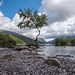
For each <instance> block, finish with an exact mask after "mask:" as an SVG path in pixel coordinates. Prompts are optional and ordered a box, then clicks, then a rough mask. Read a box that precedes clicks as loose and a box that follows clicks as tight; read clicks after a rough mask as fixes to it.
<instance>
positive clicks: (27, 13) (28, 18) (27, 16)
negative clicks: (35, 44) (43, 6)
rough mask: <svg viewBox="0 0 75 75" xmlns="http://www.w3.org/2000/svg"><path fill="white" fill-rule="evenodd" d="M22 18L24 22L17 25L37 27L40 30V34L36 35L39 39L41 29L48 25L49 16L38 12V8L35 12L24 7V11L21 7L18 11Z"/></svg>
mask: <svg viewBox="0 0 75 75" xmlns="http://www.w3.org/2000/svg"><path fill="white" fill-rule="evenodd" d="M18 14H19V16H20V18H22V22H20V23H19V24H18V25H17V26H18V27H19V28H26V27H28V28H35V29H37V30H38V32H39V34H38V35H37V36H36V41H37V37H38V36H39V35H40V30H41V28H42V27H43V26H45V25H48V24H47V20H48V19H47V17H46V15H45V14H41V15H39V14H38V13H37V10H35V11H34V12H32V10H31V9H29V8H28V9H27V10H26V9H24V11H22V10H21V9H20V12H19V13H18Z"/></svg>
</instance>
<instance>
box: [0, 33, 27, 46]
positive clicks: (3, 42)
mask: <svg viewBox="0 0 75 75" xmlns="http://www.w3.org/2000/svg"><path fill="white" fill-rule="evenodd" d="M17 44H26V43H25V42H24V41H22V40H21V39H19V38H17V37H15V36H13V35H11V34H6V33H0V47H5V46H13V45H14V46H15V45H17Z"/></svg>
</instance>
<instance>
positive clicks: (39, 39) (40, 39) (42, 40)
mask: <svg viewBox="0 0 75 75" xmlns="http://www.w3.org/2000/svg"><path fill="white" fill-rule="evenodd" d="M38 41H40V42H43V43H47V42H46V41H45V40H44V39H43V38H38Z"/></svg>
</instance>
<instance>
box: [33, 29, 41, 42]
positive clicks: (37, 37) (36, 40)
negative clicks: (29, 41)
mask: <svg viewBox="0 0 75 75" xmlns="http://www.w3.org/2000/svg"><path fill="white" fill-rule="evenodd" d="M37 30H38V32H39V33H38V35H37V36H36V39H35V40H34V43H36V42H37V39H38V36H39V35H40V29H38V28H37Z"/></svg>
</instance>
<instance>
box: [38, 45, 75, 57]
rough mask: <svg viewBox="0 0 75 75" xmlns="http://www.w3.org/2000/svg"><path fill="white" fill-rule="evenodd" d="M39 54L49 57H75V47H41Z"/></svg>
mask: <svg viewBox="0 0 75 75" xmlns="http://www.w3.org/2000/svg"><path fill="white" fill-rule="evenodd" d="M38 53H40V54H45V55H47V56H56V55H71V56H73V57H75V46H40V48H39V49H38Z"/></svg>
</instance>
